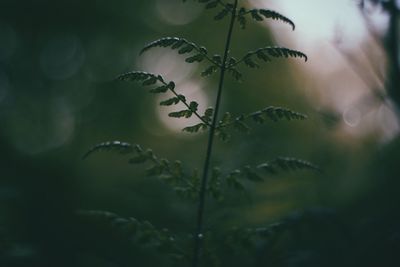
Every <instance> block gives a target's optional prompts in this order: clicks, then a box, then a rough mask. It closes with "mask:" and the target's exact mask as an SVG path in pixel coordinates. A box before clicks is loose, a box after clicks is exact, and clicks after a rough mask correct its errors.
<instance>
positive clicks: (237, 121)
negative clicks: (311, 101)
mask: <svg viewBox="0 0 400 267" xmlns="http://www.w3.org/2000/svg"><path fill="white" fill-rule="evenodd" d="M248 119H251V120H253V121H254V122H256V123H259V124H261V123H264V122H265V121H266V120H272V121H274V122H277V121H279V120H288V121H291V120H305V119H307V115H305V114H303V113H300V112H296V111H293V110H290V109H288V108H284V107H274V106H269V107H266V108H264V109H262V110H259V111H256V112H252V113H249V114H242V115H240V116H238V117H236V118H232V116H231V114H230V113H229V112H227V113H225V115H224V116H223V118H222V119H221V120H220V121H219V122H218V126H217V129H222V128H226V127H229V126H233V127H235V128H236V129H238V130H242V131H244V132H247V131H248V130H249V127H248V125H247V124H245V122H244V121H245V120H248Z"/></svg>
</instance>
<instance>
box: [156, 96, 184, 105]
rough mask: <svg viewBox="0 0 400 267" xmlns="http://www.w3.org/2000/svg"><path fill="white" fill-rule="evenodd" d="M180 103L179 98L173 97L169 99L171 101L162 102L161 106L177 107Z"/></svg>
mask: <svg viewBox="0 0 400 267" xmlns="http://www.w3.org/2000/svg"><path fill="white" fill-rule="evenodd" d="M179 101H180V99H179V98H178V97H172V98H169V99H167V100H163V101H161V102H160V105H161V106H171V105H176V104H178V103H179Z"/></svg>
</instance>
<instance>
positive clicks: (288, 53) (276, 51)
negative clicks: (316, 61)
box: [229, 46, 308, 68]
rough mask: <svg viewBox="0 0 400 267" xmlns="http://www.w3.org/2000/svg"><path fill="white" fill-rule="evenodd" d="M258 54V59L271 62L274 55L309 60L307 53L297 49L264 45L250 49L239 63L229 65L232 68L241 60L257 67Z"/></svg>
mask: <svg viewBox="0 0 400 267" xmlns="http://www.w3.org/2000/svg"><path fill="white" fill-rule="evenodd" d="M255 55H256V56H257V58H258V59H261V60H263V61H265V62H269V61H271V58H270V57H274V58H281V57H284V58H289V57H293V58H302V59H304V60H305V61H307V60H308V58H307V55H306V54H304V53H302V52H300V51H297V50H292V49H289V48H285V47H270V46H268V47H262V48H259V49H257V50H255V51H250V52H248V53H247V54H246V55H245V56H244V57H243V58H242V59H241V60H239V61H238V62H237V63H233V64H231V65H229V68H232V67H233V66H235V65H237V64H238V63H239V62H242V61H243V62H244V63H245V64H246V66H248V67H250V68H257V67H258V65H257V63H256V62H255V61H254V56H255Z"/></svg>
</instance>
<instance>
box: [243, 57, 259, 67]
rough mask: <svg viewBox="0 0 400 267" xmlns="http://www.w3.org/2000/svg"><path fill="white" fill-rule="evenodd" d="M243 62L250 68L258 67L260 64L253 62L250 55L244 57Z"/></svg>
mask: <svg viewBox="0 0 400 267" xmlns="http://www.w3.org/2000/svg"><path fill="white" fill-rule="evenodd" d="M244 63H245V64H246V65H247V66H248V67H250V68H255V69H258V68H259V67H260V65H258V64H257V63H255V62H254V61H253V60H252V59H251V58H250V57H247V58H245V59H244Z"/></svg>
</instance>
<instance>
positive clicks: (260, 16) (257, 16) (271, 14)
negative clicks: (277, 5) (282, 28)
mask: <svg viewBox="0 0 400 267" xmlns="http://www.w3.org/2000/svg"><path fill="white" fill-rule="evenodd" d="M248 14H250V16H251V18H252V19H253V20H255V21H263V20H264V18H265V19H273V20H278V21H282V22H284V23H287V24H289V25H290V26H292V30H294V29H295V28H296V26H295V24H294V23H293V21H291V20H290V19H289V18H287V17H285V16H283V15H282V14H280V13H278V12H276V11H273V10H268V9H250V10H246V9H245V8H241V9H240V10H239V13H238V16H237V20H238V22H239V24H240V26H241V27H242V29H244V28H245V26H246V17H245V16H246V15H248Z"/></svg>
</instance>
